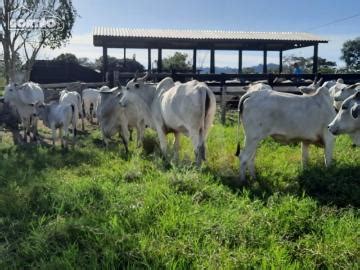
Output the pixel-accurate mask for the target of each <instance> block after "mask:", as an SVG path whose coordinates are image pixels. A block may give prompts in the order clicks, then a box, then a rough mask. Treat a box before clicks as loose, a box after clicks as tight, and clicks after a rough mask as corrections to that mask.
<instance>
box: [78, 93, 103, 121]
mask: <svg viewBox="0 0 360 270" xmlns="http://www.w3.org/2000/svg"><path fill="white" fill-rule="evenodd" d="M99 98H100V93H99V90H97V89H91V88H88V89H84V90H83V91H82V102H83V108H84V114H85V117H86V118H87V119H88V120H89V121H90V123H93V119H94V118H96V111H97V105H98V100H99Z"/></svg>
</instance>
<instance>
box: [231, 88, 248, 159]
mask: <svg viewBox="0 0 360 270" xmlns="http://www.w3.org/2000/svg"><path fill="white" fill-rule="evenodd" d="M250 95H251V93H247V94H245V95H243V96H242V97H241V98H240V101H239V105H238V124H237V130H236V140H237V146H236V153H235V156H239V155H240V125H241V115H242V113H243V109H244V101H245V100H246V99H247V98H249V97H250Z"/></svg>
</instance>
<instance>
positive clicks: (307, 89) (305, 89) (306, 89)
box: [298, 78, 323, 95]
mask: <svg viewBox="0 0 360 270" xmlns="http://www.w3.org/2000/svg"><path fill="white" fill-rule="evenodd" d="M322 81H323V79H322V78H321V79H320V80H318V81H316V79H315V80H314V82H313V83H311V84H310V85H308V86H299V87H298V89H299V91H300V92H301V93H303V94H305V95H312V94H314V93H315V92H316V90H317V89H318V88H319V87H320V85H321V83H322Z"/></svg>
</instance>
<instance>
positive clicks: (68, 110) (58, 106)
mask: <svg viewBox="0 0 360 270" xmlns="http://www.w3.org/2000/svg"><path fill="white" fill-rule="evenodd" d="M36 114H37V115H38V116H39V118H40V119H41V120H42V121H43V123H44V125H45V126H46V127H48V128H50V129H51V131H52V143H53V146H55V140H56V129H59V136H60V139H61V147H64V146H65V147H67V142H66V140H65V137H67V134H68V131H69V126H70V124H72V126H73V127H74V126H76V119H77V118H76V117H75V115H76V113H75V105H73V104H65V103H56V102H52V103H50V104H44V103H37V104H36ZM75 136H76V133H75V129H73V139H74V142H75Z"/></svg>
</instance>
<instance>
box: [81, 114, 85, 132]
mask: <svg viewBox="0 0 360 270" xmlns="http://www.w3.org/2000/svg"><path fill="white" fill-rule="evenodd" d="M80 117H81V129H82V131H85V125H84V114H81V115H80Z"/></svg>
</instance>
